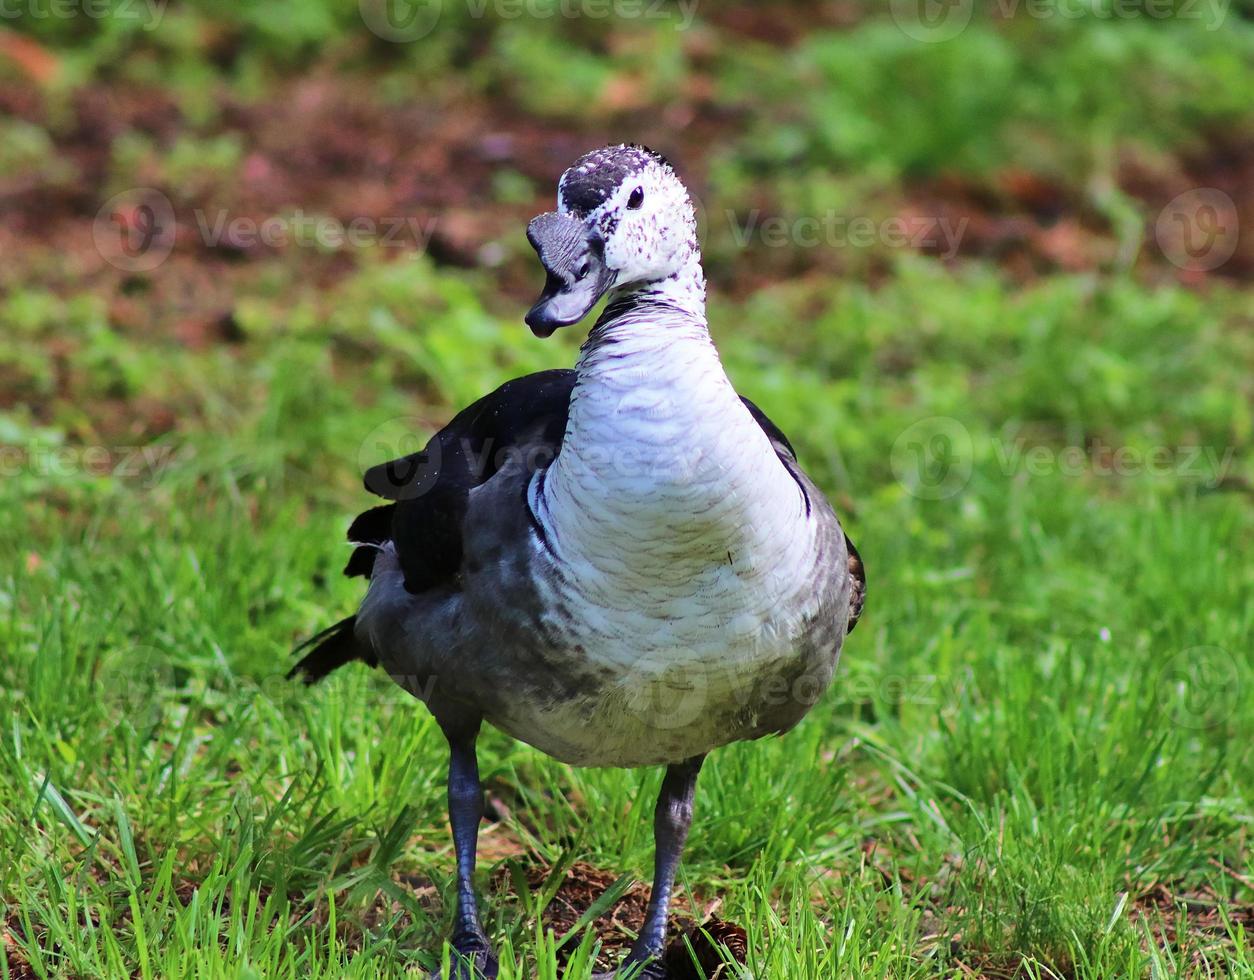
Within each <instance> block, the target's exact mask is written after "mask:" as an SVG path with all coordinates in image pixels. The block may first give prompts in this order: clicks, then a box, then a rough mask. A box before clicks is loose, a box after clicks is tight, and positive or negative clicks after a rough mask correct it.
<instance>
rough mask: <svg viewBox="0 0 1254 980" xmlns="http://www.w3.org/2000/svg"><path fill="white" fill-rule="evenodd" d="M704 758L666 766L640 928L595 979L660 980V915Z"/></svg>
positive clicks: (663, 924) (665, 974)
mask: <svg viewBox="0 0 1254 980" xmlns="http://www.w3.org/2000/svg"><path fill="white" fill-rule="evenodd" d="M703 761H705V757H704V756H698V757H696V758H694V759H689V760H688V761H687V762H680V763H676V764H675V765H672V766H669V767H667V770H666V778H665V779H663V780H662V792H661V793H660V794H659V796H658V799H657V809H656V810H655V811H654V814H653V837H654V843H655V844H656V848H657V850H656V854H655V855H654V867H653V891H652V893H651V894H650V895H649V905H648V907H647V908H646V909H645V913H644V927H643V928H642V929H641V930H640V935H639V936H638V937H637V939H636V943H635V945H634V946H632V948H631V952H630V953H628V954H627V958H626V959H624V960H623V962H622V964H621V965H620V966H619V968H618V969H617V970H616V971H614V972H613V973H598V974H596V976H595V980H624V978H632V980H666V978H667V977H669V976H670V972H669V971H668V970H667V969H666V965H665V963H664V962H663V961H662V954H663V951H664V950H665V948H666V915H667V912H668V911H669V909H670V904H671V890H672V888H674V885H675V872H676V870H678V868H679V857H680V855H681V854H682V853H683V850H684V843H685V842H686V841H687V840H688V828H689V826H691V824H692V799H693V797H694V796H695V795H696V791H697V773H699V772H700V771H701V763H702V762H703Z"/></svg>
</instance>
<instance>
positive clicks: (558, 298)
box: [526, 211, 614, 337]
mask: <svg viewBox="0 0 1254 980" xmlns="http://www.w3.org/2000/svg"><path fill="white" fill-rule="evenodd" d="M527 240H528V241H529V242H531V247H532V248H534V249H535V250H536V254H537V255H539V257H540V264H541V265H543V266H544V272H545V280H544V289H543V290H541V292H540V298H539V299H537V300H536V302H535V305H534V306H532V307H531V309H530V310H529V311H528V312H527V316H526V321H527V326H529V327H530V328H531V332H532V333H534V334H535V335H536V336H537V337H549V336H552V334H553V332H554V331H555V330H557V328H558V327H568V326H570V325H571V324H572V323H578V322H579V321H580V320H582V319H583V318H584V317H585V316H587V315H588V311H589V310H591V309H592V307H594V306H596V304H597V300H599V299H600V298H601V297H602V296H604V295H605V292H606V290H608V289H609V288H610V287H611V286H612V285H613V284H614V273H613V272H612V271H611V270H610V269H608V268H606V265H605V248H604V243H603V242H602V241H601V237H600V235H598V234H596V233H595V232H593V231H590V230H589V229H588V228H586V227H585V226H584V224H583V222H581V221H579V220H578V219H577V218H574V217H572V216H571V215H567V214H557V213H556V212H552V211H551V212H549V213H548V214H542V215H540V216H539V217H538V218H534V219H532V221H531V224H529V225H528V226H527Z"/></svg>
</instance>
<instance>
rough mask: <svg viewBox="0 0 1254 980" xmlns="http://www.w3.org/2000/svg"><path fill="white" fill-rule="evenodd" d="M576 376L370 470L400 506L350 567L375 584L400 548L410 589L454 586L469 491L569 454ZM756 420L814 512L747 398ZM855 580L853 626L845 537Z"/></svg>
mask: <svg viewBox="0 0 1254 980" xmlns="http://www.w3.org/2000/svg"><path fill="white" fill-rule="evenodd" d="M575 380H576V374H575V372H574V371H572V370H568V369H562V370H553V371H541V372H539V373H537V374H528V375H525V376H524V377H521V378H515V379H514V380H513V381H507V382H506V383H505V384H503V385H501V387H499V388H497V389H496V391H494V392H492V393H491V394H489V395H485V396H484V397H483V398H481V399H479V400H478V401H477V402H475V403H474V404H473V405H471V406H470V407H469V408H466V409H464V410H463V411H461V412H459V413H458V414H457V415H456V416H455V417H454V418H453V420H452V421H451V422H449V424H448V425H446V426H445V427H444V428H443V429H441V430H440V431H439V432H437V433H436V434H435V435H434V436H433V437H432V438H431V441H430V442H428V443H427V446H426V448H425V449H423V450H422V451H421V452H417V453H413V454H411V455H409V456H405V457H402V458H401V459H396V460H392V461H390V462H387V463H380V464H379V465H378V466H372V467H371V468H370V469H369V470H367V471H366V476H365V481H364V482H365V485H366V489H367V490H369V491H370V492H371V493H373V494H376V495H378V496H380V497H383V498H384V499H386V500H390V501H393V503H389V504H385V505H383V506H382V507H375V508H373V509H372V510H368V511H366V512H365V513H364V514H362V515H360V516H359V517H358V518H357V519H356V520H355V521H353V524H352V527H351V528H349V532H348V538H349V540H350V541H352V542H354V543H356V544H358V545H359V547H358V548H357V549H356V550H354V552H353V556H352V558H350V559H349V562H348V565H347V567H346V568H345V569H344V574H346V575H364V576H367V577H369V575H370V572H371V570H372V569H373V567H374V556H375V554H376V553H377V546H378V545H381V544H382V543H383V542H385V541H389V540H390V541H393V542H394V543H395V546H396V549H397V556H398V558H399V559H400V563H401V569H402V571H403V572H404V574H405V588H406V589H408V590H409V591H410V592H422V591H425V590H426V589H430V588H434V587H436V586H438V585H444V584H452V583H454V582H456V579H457V575H458V572H459V570H460V569H461V564H462V518H463V517H464V516H465V512H466V503H467V500H468V498H469V495H470V491H471V490H472V489H474V488H475V487H477V486H479V485H480V484H482V483H485V482H486V481H487V480H489V479H491V477H492V476H493V475H494V474H495V473H496V472H497V471H498V470H499V469H500V467H501V465H502V464H503V462H504V461H505V459H506V458H508V454H509V452H510V450H511V449H514V448H516V447H518V446H521V445H524V444H525V445H527V446H528V447H529V450H530V452H531V453H533V454H535V455H536V456H539V457H544V456H547V458H548V459H552V458H553V457H554V456H556V455H557V453H558V450H560V449H561V448H562V439H563V438H564V437H565V435H566V421H567V418H568V417H569V414H570V396H571V393H572V392H573V391H574V390H575ZM741 401H743V402H744V403H745V407H746V408H748V409H749V413H750V414H751V415H752V416H753V418H754V421H756V422H757V423H758V425H760V426H761V427H762V431H763V432H765V433H766V435H767V437H768V438H769V439H770V440H771V444H772V445H773V446H774V448H775V451H776V453H777V454H778V455H779V458H780V460H781V461H782V462H783V463H784V465H785V466H786V467H787V468H788V472H789V473H791V474H792V475H793V478H794V479H795V480H796V481H797V484H798V486H800V487H801V491H802V493H803V494H804V495H805V498H806V507H807V510H808V509H809V507H810V494H809V491H808V490H807V488H806V481H805V480H804V479H803V477H802V475H801V472H800V470H799V468H798V466H797V454H796V452H795V451H794V450H793V447H792V443H791V442H790V441H789V440H788V437H787V436H786V435H784V433H783V432H782V431H781V430H780V428H779V426H777V425H776V424H775V423H774V422H772V421H771V420H770V419H769V418H768V417H767V415H766V413H765V412H763V411H762V410H761V409H760V408H758V406H757V405H755V404H754V403H753V402H751V401H750V400H749V399H748V398H742V399H741ZM845 541H846V544H847V546H848V550H849V573H850V575H851V576H852V577H853V579H854V587H853V596H852V599H851V602H850V613H849V629H853V627H854V624H855V623H856V622H857V619H858V615H859V613H860V612H861V610H862V599H863V596H864V595H865V592H866V578H865V576H864V574H863V570H862V560H861V558H859V556H858V551H857V549H856V548H854V546H853V543H852V542H850V541H849V539H848V538H847V537H846V539H845Z"/></svg>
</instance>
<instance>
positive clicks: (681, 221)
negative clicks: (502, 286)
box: [526, 144, 700, 337]
mask: <svg viewBox="0 0 1254 980" xmlns="http://www.w3.org/2000/svg"><path fill="white" fill-rule="evenodd" d="M527 240H528V241H530V242H531V246H532V248H534V249H535V250H536V253H537V254H538V255H539V257H540V262H541V264H542V265H543V266H544V271H545V283H544V289H543V291H542V292H541V293H540V298H539V299H538V300H536V303H535V305H534V306H532V308H531V310H530V311H529V312H528V313H527V317H526V320H527V325H528V326H529V327H531V330H532V332H533V333H534V334H535V335H536V336H537V337H548V336H549V335H551V334H552V333H553V331H555V330H556V329H557V328H558V327H565V326H569V325H570V324H572V323H578V322H579V321H580V320H582V319H583V318H584V317H585V316H586V315H587V313H588V311H589V310H591V309H592V307H594V306H595V305H596V303H597V300H599V299H600V298H601V297H602V296H603V295H605V293H606V292H608V291H609V290H611V289H613V290H615V292H630V291H632V290H634V289H638V288H640V287H642V286H644V285H647V284H652V283H659V282H664V281H666V280H668V279H673V278H676V277H679V276H681V275H682V274H684V273H685V272H686V271H687V272H691V270H692V269H693V268H694V267H695V268H696V270H697V273H696V274H697V276H698V277H699V269H700V266H699V263H700V250H699V247H698V245H697V222H696V216H695V214H694V212H693V207H692V201H691V200H690V198H689V197H688V191H687V189H686V188H685V187H684V185H683V183H682V182H681V181H680V179H679V177H677V176H676V174H675V171H674V170H672V169H671V166H670V164H669V163H667V162H666V159H665V158H664V157H662V156H661V155H660V154H658V153H655V152H653V151H652V150H650V149H648V148H647V147H643V146H637V145H634V144H632V145H622V146H607V147H605V148H604V149H600V150H593V151H592V152H591V153H586V154H584V155H583V156H582V157H580V158H579V159H578V160H576V161H575V163H574V165H573V166H571V167H570V169H568V170H567V171H566V172H565V173H564V174H562V178H561V180H560V181H558V185H557V210H556V211H550V212H548V213H547V214H542V215H540V216H539V217H537V218H533V219H532V221H531V223H530V224H529V225H528V226H527ZM694 263H695V266H694Z"/></svg>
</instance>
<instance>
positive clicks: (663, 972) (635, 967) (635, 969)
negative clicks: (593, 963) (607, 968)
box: [592, 957, 670, 980]
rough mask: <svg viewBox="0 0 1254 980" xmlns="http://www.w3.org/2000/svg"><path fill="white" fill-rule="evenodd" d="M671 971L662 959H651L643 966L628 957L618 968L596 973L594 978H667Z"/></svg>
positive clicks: (607, 979)
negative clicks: (608, 971)
mask: <svg viewBox="0 0 1254 980" xmlns="http://www.w3.org/2000/svg"><path fill="white" fill-rule="evenodd" d="M669 976H670V971H669V970H667V969H666V966H665V964H663V963H662V961H661V960H649V962H648V963H646V964H645V965H644V967H643V968H641V967H640V966H639V964H638V963H637V962H636V961H634V960H632V959H631V957H628V958H627V960H626V961H624V962H623V964H622V965H621V966H620V967H619V968H618V969H617V970H613V971H611V972H610V973H594V974H592V980H667V978H668V977H669Z"/></svg>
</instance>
